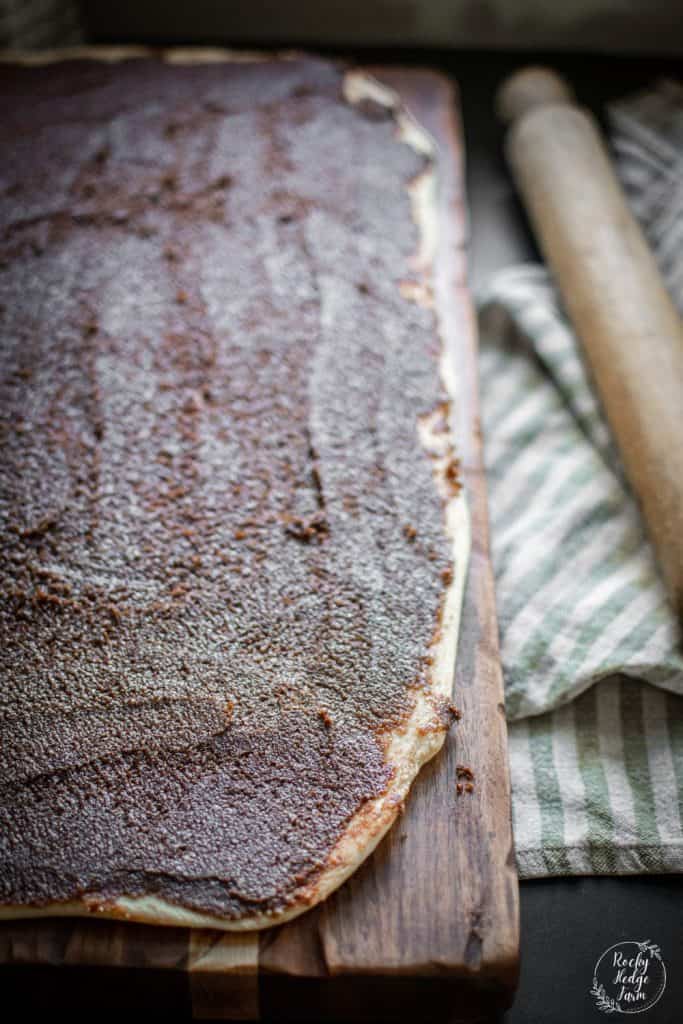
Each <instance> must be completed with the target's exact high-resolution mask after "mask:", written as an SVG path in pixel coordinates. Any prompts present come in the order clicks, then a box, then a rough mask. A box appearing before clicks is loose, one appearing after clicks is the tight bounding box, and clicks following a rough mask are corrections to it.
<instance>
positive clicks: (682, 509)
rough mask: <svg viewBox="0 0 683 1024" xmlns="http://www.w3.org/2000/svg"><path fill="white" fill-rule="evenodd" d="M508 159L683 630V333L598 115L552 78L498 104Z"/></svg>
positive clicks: (532, 74)
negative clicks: (611, 158) (601, 131)
mask: <svg viewBox="0 0 683 1024" xmlns="http://www.w3.org/2000/svg"><path fill="white" fill-rule="evenodd" d="M498 112H499V114H500V116H501V117H502V119H503V120H504V121H505V122H507V123H509V124H510V129H509V132H508V136H507V144H506V151H507V156H508V160H509V162H510V166H511V168H512V171H513V174H514V177H515V179H516V182H517V185H518V187H519V190H520V192H521V194H522V197H523V200H524V203H525V205H526V208H527V211H528V213H529V215H530V218H531V221H532V224H533V226H534V229H535V232H536V235H537V237H538V240H539V243H540V245H541V248H542V250H543V253H544V255H545V257H546V259H547V261H548V263H549V265H550V267H551V268H552V271H553V273H554V276H555V280H556V282H557V284H558V286H559V289H560V291H561V293H562V297H563V300H564V303H565V306H566V309H567V311H568V313H569V316H570V317H571V320H572V322H573V324H574V327H575V329H576V332H577V334H578V336H579V338H580V339H581V343H582V345H583V348H584V352H585V354H586V356H587V359H588V362H589V364H590V368H591V370H592V373H593V377H594V379H595V383H596V385H597V389H598V392H599V395H600V398H601V400H602V404H603V407H604V409H605V412H606V415H607V419H608V421H609V424H610V427H611V429H612V432H613V435H614V437H615V439H616V441H617V443H618V446H619V449H620V452H621V457H622V459H623V463H624V467H625V470H626V473H627V476H628V479H629V481H630V483H631V485H632V487H633V490H634V491H635V493H636V494H637V496H638V497H639V499H640V504H641V508H642V512H643V515H644V518H645V521H646V523H647V526H648V529H649V533H650V537H651V539H652V541H653V542H654V546H655V549H656V552H657V556H658V559H659V564H660V567H661V571H662V574H663V576H664V578H665V581H666V583H667V586H668V590H669V593H670V595H671V599H672V601H673V604H674V608H675V610H676V613H677V615H678V619H679V622H683V324H682V322H681V318H680V316H679V314H678V312H677V310H676V308H675V307H674V305H673V303H672V301H671V299H670V297H669V295H668V293H667V291H666V289H665V287H664V284H663V282H662V279H661V276H660V274H659V270H658V268H657V264H656V263H655V260H654V257H653V255H652V252H651V251H650V249H649V247H648V245H647V243H646V241H645V239H644V237H643V234H642V231H641V230H640V228H639V226H638V224H637V223H636V221H635V220H634V218H633V215H632V214H631V212H630V210H629V208H628V206H627V205H626V201H625V199H624V196H623V194H622V191H621V188H620V186H619V183H618V181H617V178H616V176H615V174H614V171H613V170H612V167H611V165H610V161H609V157H608V154H607V151H606V149H605V146H604V143H603V142H602V139H601V137H600V134H599V130H598V127H597V124H596V122H595V121H594V120H593V118H592V117H591V115H590V114H589V113H588V112H586V111H584V110H581V109H580V108H579V107H577V106H576V105H575V103H574V98H573V96H572V94H571V92H570V90H569V89H568V88H567V86H566V85H565V83H564V82H563V81H562V79H560V78H558V76H557V75H555V74H554V73H553V72H552V71H549V70H546V69H544V68H527V69H525V70H523V71H520V72H517V73H516V74H515V75H513V76H512V77H511V78H509V79H508V80H507V81H506V82H505V83H504V85H503V86H502V88H501V90H500V92H499V94H498Z"/></svg>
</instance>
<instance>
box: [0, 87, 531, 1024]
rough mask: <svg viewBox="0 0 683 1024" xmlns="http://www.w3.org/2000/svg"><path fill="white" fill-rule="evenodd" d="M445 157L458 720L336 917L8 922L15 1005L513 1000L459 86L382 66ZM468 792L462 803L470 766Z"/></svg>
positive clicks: (503, 775)
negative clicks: (466, 533)
mask: <svg viewBox="0 0 683 1024" xmlns="http://www.w3.org/2000/svg"><path fill="white" fill-rule="evenodd" d="M372 71H373V73H374V74H375V75H376V76H377V77H379V78H381V79H382V80H383V81H385V82H386V83H387V84H389V85H390V86H392V87H393V88H394V89H396V90H397V91H398V92H399V93H400V94H401V96H402V97H403V99H404V102H405V103H406V104H407V106H408V107H409V109H410V110H411V111H412V112H413V113H414V114H415V116H416V117H417V119H418V120H419V121H420V122H421V123H422V124H423V125H424V127H426V128H427V129H428V130H429V131H430V132H431V134H432V135H433V137H434V139H435V140H436V142H437V144H438V148H439V156H440V159H439V172H440V174H439V176H440V200H439V201H440V210H439V214H440V218H439V219H440V226H441V247H442V248H441V252H440V254H439V261H438V274H437V280H436V281H435V292H436V298H437V306H438V309H439V314H440V316H441V317H442V320H443V326H444V329H445V335H446V337H448V338H449V340H450V341H451V342H452V344H453V345H454V346H455V348H456V362H457V366H458V371H459V385H460V402H459V409H458V418H459V435H460V436H459V445H458V448H459V455H460V457H461V463H462V471H463V478H464V483H465V487H466V490H467V497H468V502H469V508H470V514H471V519H472V552H471V560H470V567H469V574H468V581H467V589H466V595H465V603H464V608H463V618H462V623H461V636H460V644H459V652H458V659H457V663H456V682H455V701H456V704H457V706H458V707H459V708H460V709H461V711H462V716H463V717H462V720H461V721H460V722H459V723H458V724H457V725H456V726H455V728H454V729H453V730H451V733H450V735H449V736H448V738H447V740H446V743H445V745H444V748H443V750H442V751H441V753H440V754H438V755H437V757H436V758H435V759H434V760H433V761H432V762H431V763H430V764H428V765H427V766H426V767H425V768H424V769H423V771H422V772H421V774H420V776H419V777H418V779H417V781H416V782H415V784H414V787H413V791H412V793H411V796H410V799H409V801H408V803H407V806H406V810H405V813H404V815H403V817H402V818H401V819H400V820H399V821H398V822H397V824H396V825H395V826H394V828H393V829H392V830H391V832H390V833H389V835H388V836H387V837H386V838H385V839H384V840H383V841H382V843H381V844H380V846H379V847H378V849H377V850H376V851H375V852H374V854H373V855H372V856H371V857H370V858H369V859H368V860H367V861H366V862H365V864H364V865H363V866H362V867H361V868H360V869H359V870H358V872H357V873H356V874H355V875H353V876H352V878H351V879H350V880H349V881H348V882H346V884H345V885H344V886H342V888H341V889H339V890H338V891H337V892H336V893H334V894H333V895H332V896H331V897H330V898H329V899H328V900H327V901H326V902H325V903H323V904H321V905H320V906H318V907H316V908H315V909H313V910H312V911H310V912H309V913H307V914H304V915H303V916H302V917H300V918H298V919H296V920H295V921H292V922H291V923H289V924H285V925H283V926H281V927H279V928H275V929H271V930H268V931H265V932H262V933H260V934H252V935H251V936H249V935H247V936H239V935H229V934H225V933H220V932H210V931H189V930H185V929H176V928H154V927H151V926H146V925H138V924H122V923H118V922H108V921H101V920H80V919H63V920H58V919H54V920H47V919H44V920H34V921H23V922H22V921H16V922H6V923H3V924H0V965H2V967H1V968H0V977H2V980H3V984H4V986H5V992H6V998H10V996H9V994H7V993H9V992H11V991H12V990H15V989H16V991H17V994H20V996H21V1000H22V1005H23V1006H24V1007H26V1006H33V1007H36V1008H37V1007H47V1006H49V1007H50V1008H51V1009H54V1008H55V1007H56V1006H63V1007H68V1008H69V1009H86V1010H93V1009H95V1008H101V1007H102V1006H103V1005H106V1006H107V1007H108V1008H109V1009H118V1010H125V1009H133V1008H136V1009H143V1008H146V1007H153V1008H154V1009H156V1010H165V1011H171V1010H173V1011H175V1012H180V1013H186V1014H187V1015H190V1014H192V1015H194V1016H195V1017H199V1018H214V1019H224V1020H235V1019H251V1020H254V1019H274V1020H287V1019H290V1020H300V1021H303V1020H323V1019H336V1020H339V1019H375V1020H378V1019H387V1018H392V1019H396V1018H404V1019H407V1018H413V1019H415V1018H416V1019H421V1018H422V1017H423V1016H424V1013H425V1007H426V1006H427V1005H428V1006H429V1017H430V1019H431V1020H438V1019H443V1020H451V1021H454V1020H470V1021H471V1020H476V1019H479V1018H480V1017H483V1016H485V1015H486V1014H488V1013H490V1012H491V1011H492V1010H493V1009H496V1008H500V1007H503V1006H506V1005H508V1004H509V1003H510V1001H511V999H512V996H513V993H514V988H515V986H516V982H517V972H518V938H519V936H518V887H517V876H516V871H515V866H514V854H513V847H512V834H511V822H510V786H509V773H508V762H507V734H506V725H505V716H504V708H503V685H502V676H501V667H500V658H499V652H498V633H497V623H496V613H495V600H494V590H493V577H492V572H491V563H490V557H489V543H488V517H487V501H486V483H485V479H484V472H483V465H482V450H481V433H480V427H479V410H478V398H477V346H476V332H475V322H474V316H473V310H472V306H471V302H470V299H469V295H468V291H467V286H466V279H465V243H466V215H465V197H464V174H463V150H462V142H461V130H460V124H459V120H458V112H457V101H456V96H455V93H454V87H453V86H452V84H451V83H450V81H449V80H448V79H447V78H445V77H443V76H440V75H437V74H436V73H433V72H430V71H421V70H414V69H410V70H402V69H395V68H392V69H383V68H373V69H372ZM461 765H465V766H467V767H468V768H469V769H471V771H472V772H473V775H474V778H473V788H472V792H463V793H462V794H461V795H458V793H457V789H456V787H457V784H458V782H459V781H461V779H460V777H459V766H461Z"/></svg>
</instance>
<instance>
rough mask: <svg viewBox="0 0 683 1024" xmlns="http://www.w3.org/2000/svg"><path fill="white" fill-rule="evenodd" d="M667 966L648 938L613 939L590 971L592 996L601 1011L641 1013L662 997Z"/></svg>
mask: <svg viewBox="0 0 683 1024" xmlns="http://www.w3.org/2000/svg"><path fill="white" fill-rule="evenodd" d="M665 988H666V967H665V966H664V961H663V960H662V952H661V950H660V948H659V946H657V945H655V943H654V942H650V940H649V939H645V940H644V942H635V941H633V940H631V939H628V940H626V941H624V942H615V944H614V945H613V946H610V947H609V949H606V950H605V952H604V953H603V954H602V956H601V957H600V959H599V960H598V962H597V964H596V965H595V970H594V971H593V987H592V988H591V995H592V996H593V998H594V999H595V1003H596V1005H597V1007H598V1009H599V1010H602V1012H603V1013H642V1012H643V1011H644V1010H649V1009H650V1007H651V1006H654V1005H655V1003H656V1002H658V1001H659V999H660V998H661V995H662V992H663V991H664V989H665Z"/></svg>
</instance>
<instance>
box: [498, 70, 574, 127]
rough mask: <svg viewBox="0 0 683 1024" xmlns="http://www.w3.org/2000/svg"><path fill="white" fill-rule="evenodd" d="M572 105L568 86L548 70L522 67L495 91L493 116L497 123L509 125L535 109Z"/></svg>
mask: <svg viewBox="0 0 683 1024" xmlns="http://www.w3.org/2000/svg"><path fill="white" fill-rule="evenodd" d="M575 102H576V97H575V96H574V93H573V91H572V89H571V86H570V85H568V83H567V82H565V80H564V79H563V78H561V77H560V76H559V75H558V74H556V73H555V72H554V71H551V69H550V68H544V67H526V68H522V69H521V70H520V71H517V72H515V74H513V75H511V76H510V78H508V79H506V81H505V82H504V83H503V85H502V86H501V88H500V89H499V90H498V95H497V97H496V112H497V114H498V116H499V118H500V119H501V121H503V122H504V123H505V124H511V123H512V122H513V121H516V120H517V119H518V118H520V117H522V116H523V115H524V114H526V113H527V112H528V111H529V110H533V109H534V108H535V107H545V106H550V105H553V106H554V105H557V104H562V105H565V106H566V105H571V104H573V103H575Z"/></svg>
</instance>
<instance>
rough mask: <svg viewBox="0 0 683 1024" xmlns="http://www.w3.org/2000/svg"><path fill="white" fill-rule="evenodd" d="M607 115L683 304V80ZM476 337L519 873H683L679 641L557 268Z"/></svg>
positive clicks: (489, 312)
mask: <svg viewBox="0 0 683 1024" xmlns="http://www.w3.org/2000/svg"><path fill="white" fill-rule="evenodd" d="M611 115H612V123H613V127H614V133H615V152H616V158H617V167H618V170H619V173H620V175H621V177H622V180H623V181H624V184H625V187H626V189H627V194H628V195H629V199H630V201H631V203H632V206H633V209H634V211H635V213H636V215H637V216H638V217H639V218H640V219H641V221H642V223H643V226H644V228H645V230H646V233H647V234H648V237H649V239H650V242H651V244H652V245H653V247H654V249H655V252H656V254H657V257H658V259H659V261H660V265H661V267H662V270H663V273H664V275H665V278H666V280H667V283H668V286H669V288H670V289H671V292H672V295H673V296H674V299H675V300H676V301H677V303H678V304H679V308H681V309H682V310H683V89H681V88H680V87H679V86H675V85H672V84H671V83H667V84H664V85H662V86H660V87H659V88H658V89H657V90H655V91H654V92H650V93H648V94H646V95H644V96H640V97H637V98H636V99H635V100H630V101H628V102H624V103H621V104H618V105H616V106H615V108H614V110H613V111H612V112H611ZM480 330H481V391H482V404H483V425H484V430H485V459H486V467H487V473H488V480H489V502H490V515H491V531H492V554H493V564H494V571H495V575H496V590H497V599H498V614H499V621H500V634H501V649H502V658H503V671H504V675H505V683H506V703H507V712H508V719H509V722H510V762H511V772H512V787H513V818H514V822H513V823H514V831H515V843H516V849H517V860H518V865H519V871H520V875H521V877H523V878H531V877H539V876H545V875H556V874H622V873H630V872H646V871H647V872H662V871H681V870H683V823H682V822H683V646H682V643H681V635H680V632H679V628H678V626H677V624H676V622H675V620H674V618H673V615H672V613H671V611H670V609H669V606H668V604H667V600H666V595H665V592H664V588H663V585H662V583H661V581H660V578H659V576H658V573H657V569H656V565H655V562H654V558H653V554H652V550H651V548H650V545H649V543H648V541H647V538H646V537H645V535H644V532H643V527H642V523H641V520H640V517H639V513H638V508H637V505H636V503H635V500H634V498H633V496H632V495H631V493H630V492H629V489H628V486H627V484H626V482H625V479H624V476H623V473H622V470H621V466H620V462H619V457H618V453H617V451H616V449H615V446H614V444H613V442H612V439H611V437H610V435H609V432H608V430H607V427H606V425H605V421H604V419H603V416H602V412H601V409H600V406H599V404H598V402H597V400H596V398H595V395H594V392H593V390H592V388H591V384H590V381H589V378H588V376H587V372H586V370H585V367H584V364H583V362H582V358H581V354H580V351H579V348H578V346H577V342H576V339H575V336H574V334H573V332H572V330H571V327H570V325H569V323H568V321H567V319H566V317H565V315H564V313H563V310H562V309H561V306H560V303H559V299H558V296H557V293H556V291H555V288H554V286H553V284H552V281H551V279H550V277H549V275H548V273H547V272H546V270H545V269H544V268H543V267H541V266H537V265H526V266H521V267H514V268H510V269H508V270H506V271H503V272H502V273H501V274H498V275H496V277H495V278H494V280H493V281H492V282H491V283H490V285H489V287H488V288H487V290H486V292H485V294H483V295H482V296H481V297H480ZM682 408H683V399H682ZM681 429H682V430H683V414H682V419H681Z"/></svg>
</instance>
